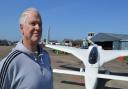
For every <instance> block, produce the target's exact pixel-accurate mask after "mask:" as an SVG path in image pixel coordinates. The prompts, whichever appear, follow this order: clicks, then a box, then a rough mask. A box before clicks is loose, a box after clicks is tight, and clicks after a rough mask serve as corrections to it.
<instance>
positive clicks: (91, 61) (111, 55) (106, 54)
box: [46, 41, 128, 89]
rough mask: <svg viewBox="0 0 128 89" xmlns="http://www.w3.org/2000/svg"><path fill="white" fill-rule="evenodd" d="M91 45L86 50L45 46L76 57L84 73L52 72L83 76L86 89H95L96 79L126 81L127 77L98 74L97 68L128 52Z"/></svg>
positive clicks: (58, 70)
mask: <svg viewBox="0 0 128 89" xmlns="http://www.w3.org/2000/svg"><path fill="white" fill-rule="evenodd" d="M90 42H91V41H90ZM91 43H92V45H91V46H89V48H88V49H80V48H74V47H67V46H61V45H49V44H47V45H46V47H49V48H52V49H56V50H60V51H64V52H67V53H70V54H72V55H74V56H76V57H77V58H78V59H80V60H81V61H82V62H83V64H84V66H85V71H71V70H61V69H53V72H55V73H63V74H71V75H79V76H84V78H85V83H86V84H85V88H86V89H96V87H97V84H98V81H97V80H98V78H103V79H113V80H122V81H128V76H118V75H110V74H109V73H105V74H100V73H99V68H100V67H101V66H102V65H103V64H104V63H106V62H108V61H111V60H113V59H115V58H117V57H119V56H127V55H128V50H103V49H102V47H101V46H98V45H96V44H93V42H91Z"/></svg>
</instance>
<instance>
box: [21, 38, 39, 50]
mask: <svg viewBox="0 0 128 89" xmlns="http://www.w3.org/2000/svg"><path fill="white" fill-rule="evenodd" d="M23 45H24V46H25V47H26V48H27V49H28V50H30V51H31V52H35V51H37V44H32V43H31V42H29V41H24V40H23Z"/></svg>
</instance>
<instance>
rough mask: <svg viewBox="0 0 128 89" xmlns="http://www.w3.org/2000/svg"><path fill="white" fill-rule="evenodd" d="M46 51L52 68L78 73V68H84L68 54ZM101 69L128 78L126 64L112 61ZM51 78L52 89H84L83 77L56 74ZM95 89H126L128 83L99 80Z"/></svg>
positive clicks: (127, 66)
mask: <svg viewBox="0 0 128 89" xmlns="http://www.w3.org/2000/svg"><path fill="white" fill-rule="evenodd" d="M46 50H47V51H48V52H49V54H50V56H51V61H52V67H53V68H59V69H68V70H76V71H79V68H80V67H84V65H83V64H82V62H81V61H80V60H79V59H77V58H76V57H74V56H72V55H70V54H60V55H56V54H55V53H53V52H52V51H51V49H48V48H47V49H46ZM102 67H104V68H105V69H108V70H109V71H110V73H111V74H116V75H125V76H128V64H127V63H126V62H119V61H118V60H113V61H110V62H108V63H106V64H104V65H103V66H102ZM53 76H54V89H85V85H84V77H81V76H73V75H65V74H56V73H54V75H53ZM97 89H128V82H125V81H117V80H104V79H99V80H98V86H97Z"/></svg>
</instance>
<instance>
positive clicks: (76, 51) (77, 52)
mask: <svg viewBox="0 0 128 89" xmlns="http://www.w3.org/2000/svg"><path fill="white" fill-rule="evenodd" d="M46 47H49V48H52V49H56V50H60V51H64V52H67V53H70V54H72V55H74V56H76V57H77V58H78V59H80V60H81V61H83V60H86V58H88V55H89V51H90V50H87V49H80V48H75V47H69V46H61V45H49V44H48V45H46Z"/></svg>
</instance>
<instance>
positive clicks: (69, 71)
mask: <svg viewBox="0 0 128 89" xmlns="http://www.w3.org/2000/svg"><path fill="white" fill-rule="evenodd" d="M53 72H54V73H61V74H70V75H78V76H85V72H79V71H71V70H62V69H53Z"/></svg>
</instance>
